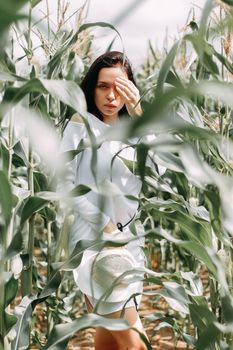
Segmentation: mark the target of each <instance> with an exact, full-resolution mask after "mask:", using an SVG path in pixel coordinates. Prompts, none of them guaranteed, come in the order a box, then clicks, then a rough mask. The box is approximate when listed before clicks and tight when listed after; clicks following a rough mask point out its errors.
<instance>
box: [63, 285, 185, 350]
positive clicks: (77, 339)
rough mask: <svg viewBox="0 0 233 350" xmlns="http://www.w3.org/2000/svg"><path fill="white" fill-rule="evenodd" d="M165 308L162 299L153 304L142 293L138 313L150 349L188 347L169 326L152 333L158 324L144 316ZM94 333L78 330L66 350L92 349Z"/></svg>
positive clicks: (168, 349)
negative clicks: (148, 320) (147, 320)
mask: <svg viewBox="0 0 233 350" xmlns="http://www.w3.org/2000/svg"><path fill="white" fill-rule="evenodd" d="M158 287H159V286H158ZM155 288H156V286H155ZM146 289H147V288H146V287H145V290H146ZM167 308H168V305H167V303H166V302H165V301H163V300H160V301H159V303H156V305H155V302H153V300H152V298H151V297H150V296H145V295H144V296H143V297H142V302H141V306H140V311H139V313H140V317H141V320H142V323H143V326H144V328H145V330H146V333H147V335H148V337H149V340H150V343H151V345H152V349H153V350H172V349H177V350H182V349H189V347H187V344H186V343H185V342H183V341H182V340H178V339H176V337H175V336H174V333H173V331H172V330H171V329H170V328H163V329H160V330H159V331H158V332H156V334H153V333H155V332H154V328H155V326H156V325H157V324H158V321H154V322H150V323H148V322H146V321H145V319H144V316H146V315H149V314H152V313H155V312H156V313H158V312H159V313H162V314H164V313H165V312H166V310H167ZM94 334H95V330H94V329H91V328H90V329H86V330H84V331H80V332H78V333H77V334H75V335H74V336H73V338H72V339H71V340H70V342H69V345H68V347H67V349H66V350H94ZM109 350H111V349H109Z"/></svg>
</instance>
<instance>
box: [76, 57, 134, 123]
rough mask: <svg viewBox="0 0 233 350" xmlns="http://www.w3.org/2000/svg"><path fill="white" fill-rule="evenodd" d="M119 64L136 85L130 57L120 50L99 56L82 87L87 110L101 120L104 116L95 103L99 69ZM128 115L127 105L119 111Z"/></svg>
mask: <svg viewBox="0 0 233 350" xmlns="http://www.w3.org/2000/svg"><path fill="white" fill-rule="evenodd" d="M117 65H121V67H122V68H124V70H125V72H126V73H127V76H128V79H129V80H131V81H132V82H133V83H134V84H135V85H136V83H135V80H134V77H133V72H132V68H131V65H130V62H129V60H128V58H127V57H126V56H125V55H124V54H123V53H122V52H119V51H109V52H106V53H104V54H103V55H101V56H99V57H98V58H97V59H96V60H95V61H94V62H93V63H92V65H91V67H90V68H89V70H88V72H87V74H86V76H85V77H84V79H83V81H82V83H81V85H80V86H81V88H82V90H83V92H84V95H85V97H86V101H87V111H88V112H90V113H92V114H94V115H95V116H96V117H97V118H99V119H100V120H103V116H102V115H101V113H100V111H99V110H98V108H97V107H96V104H95V88H96V84H97V80H98V75H99V71H100V70H101V69H102V68H111V67H115V66H117ZM123 114H124V115H127V110H126V107H125V106H124V107H122V109H121V110H120V111H119V116H122V115H123Z"/></svg>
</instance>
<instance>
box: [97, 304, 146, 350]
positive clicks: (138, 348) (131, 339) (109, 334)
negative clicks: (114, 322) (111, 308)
mask: <svg viewBox="0 0 233 350" xmlns="http://www.w3.org/2000/svg"><path fill="white" fill-rule="evenodd" d="M120 314H121V311H117V312H114V313H112V314H109V315H105V317H109V318H119V317H120ZM124 318H125V319H126V320H127V321H128V323H129V324H130V325H131V326H134V324H135V323H136V322H137V325H136V326H135V328H138V330H139V331H140V332H141V333H144V334H145V336H146V333H145V331H144V330H143V326H142V324H141V321H139V315H138V313H137V311H136V309H135V308H134V307H131V308H128V309H125V314H124ZM109 349H112V350H146V346H145V344H144V342H143V341H142V340H141V338H140V336H139V334H138V333H137V332H135V331H134V330H132V329H129V330H124V331H109V330H106V329H104V328H102V327H97V328H96V336H95V350H109Z"/></svg>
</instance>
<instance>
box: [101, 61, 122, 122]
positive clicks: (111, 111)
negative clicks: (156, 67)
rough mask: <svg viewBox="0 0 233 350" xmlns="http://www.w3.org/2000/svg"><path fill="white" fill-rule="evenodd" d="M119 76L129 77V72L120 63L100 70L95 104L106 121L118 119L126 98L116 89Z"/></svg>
mask: <svg viewBox="0 0 233 350" xmlns="http://www.w3.org/2000/svg"><path fill="white" fill-rule="evenodd" d="M117 77H124V78H128V76H127V73H126V72H125V70H124V69H122V67H121V66H120V65H117V66H115V67H110V68H102V69H101V70H100V71H99V75H98V79H97V84H96V88H95V104H96V107H97V108H98V110H99V111H100V113H101V114H102V116H103V121H104V122H105V123H111V122H113V121H115V120H116V119H118V113H119V111H120V110H121V108H122V107H123V106H124V100H123V98H122V97H121V96H120V95H119V93H118V92H117V90H116V85H115V80H116V78H117Z"/></svg>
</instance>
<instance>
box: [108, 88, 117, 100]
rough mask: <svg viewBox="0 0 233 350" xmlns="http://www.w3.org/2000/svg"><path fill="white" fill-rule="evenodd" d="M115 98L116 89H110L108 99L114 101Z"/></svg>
mask: <svg viewBox="0 0 233 350" xmlns="http://www.w3.org/2000/svg"><path fill="white" fill-rule="evenodd" d="M115 98H116V96H115V92H114V90H113V89H110V90H109V91H108V94H107V99H108V100H109V101H112V100H114V99H115Z"/></svg>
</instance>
